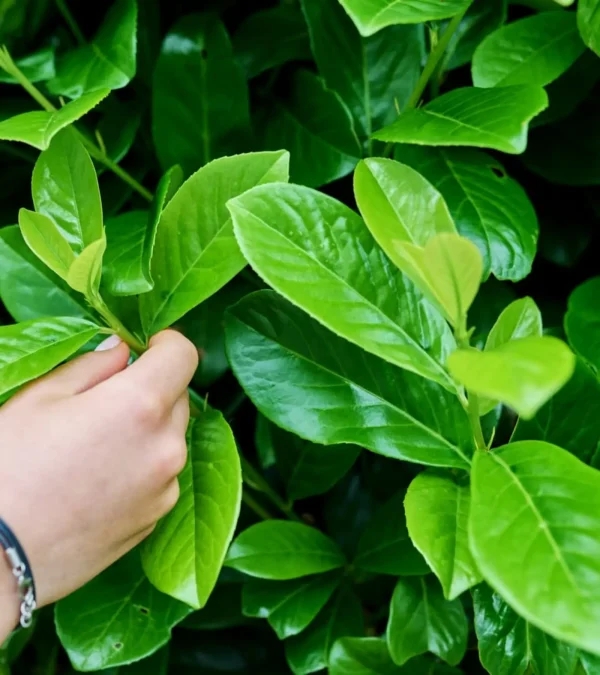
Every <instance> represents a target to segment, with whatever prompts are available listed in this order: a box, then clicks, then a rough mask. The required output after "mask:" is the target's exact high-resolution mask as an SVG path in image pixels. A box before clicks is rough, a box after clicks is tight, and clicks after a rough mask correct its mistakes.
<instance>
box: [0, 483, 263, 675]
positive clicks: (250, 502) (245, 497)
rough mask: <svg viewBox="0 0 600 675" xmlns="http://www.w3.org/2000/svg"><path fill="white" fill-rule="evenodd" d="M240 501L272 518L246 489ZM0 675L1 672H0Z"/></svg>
mask: <svg viewBox="0 0 600 675" xmlns="http://www.w3.org/2000/svg"><path fill="white" fill-rule="evenodd" d="M242 501H243V502H244V504H245V505H246V506H247V507H248V508H249V509H251V510H252V511H254V513H256V515H257V516H258V517H259V518H262V519H263V520H273V516H272V515H271V514H270V513H269V512H268V511H267V509H265V508H264V506H262V505H261V504H259V503H258V502H257V501H256V499H254V497H253V496H252V495H251V494H250V493H249V492H248V491H247V490H244V491H243V492H242ZM0 675H2V674H1V673H0Z"/></svg>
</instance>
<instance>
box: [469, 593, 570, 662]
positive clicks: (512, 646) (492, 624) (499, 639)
mask: <svg viewBox="0 0 600 675" xmlns="http://www.w3.org/2000/svg"><path fill="white" fill-rule="evenodd" d="M473 605H474V608H475V631H476V632H477V642H478V646H479V658H480V659H481V663H482V664H483V666H484V668H485V669H486V670H487V671H488V673H490V674H491V675H524V674H525V672H526V671H527V669H528V668H530V670H529V671H528V672H531V673H533V675H566V674H567V673H573V670H574V668H575V662H576V660H577V651H576V649H575V648H574V647H571V645H567V644H565V643H564V642H559V641H558V640H555V639H554V638H552V637H550V636H549V635H546V634H545V633H543V632H542V631H541V630H539V629H537V628H535V626H532V625H531V624H530V623H528V622H527V621H525V619H522V618H521V617H520V616H519V615H518V614H516V613H515V612H513V610H512V609H511V608H510V607H509V606H508V605H507V604H506V603H505V602H504V600H502V598H501V597H500V596H499V595H498V594H497V593H494V592H493V591H492V590H491V589H490V588H489V587H488V586H487V585H485V584H481V585H480V586H478V587H477V588H476V589H475V590H474V591H473Z"/></svg>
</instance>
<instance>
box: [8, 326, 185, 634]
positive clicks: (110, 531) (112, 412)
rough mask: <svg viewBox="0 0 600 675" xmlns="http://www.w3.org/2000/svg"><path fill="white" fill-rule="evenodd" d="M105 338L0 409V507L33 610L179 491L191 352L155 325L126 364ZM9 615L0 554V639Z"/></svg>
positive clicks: (123, 543)
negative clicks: (24, 561) (28, 577)
mask: <svg viewBox="0 0 600 675" xmlns="http://www.w3.org/2000/svg"><path fill="white" fill-rule="evenodd" d="M115 342H116V339H114V338H113V339H112V342H108V344H107V345H106V346H107V347H111V348H105V349H104V350H103V351H96V352H93V353H90V354H86V355H84V356H82V357H79V358H77V359H75V360H73V361H71V362H70V363H68V364H66V365H64V366H61V367H60V368H58V369H56V370H55V371H53V372H52V373H50V374H49V375H47V376H45V377H43V378H41V379H40V380H38V381H36V382H34V383H33V384H31V385H29V386H28V387H26V388H25V389H24V390H23V391H21V392H20V393H19V394H18V395H17V396H15V397H14V398H13V399H11V400H10V401H9V402H8V403H7V404H6V405H4V406H3V407H2V408H1V409H0V485H1V486H2V489H1V491H0V514H2V518H3V519H4V520H5V521H6V523H7V524H8V525H9V526H10V527H11V528H12V529H13V531H14V532H15V534H16V536H17V537H18V538H19V540H20V541H21V544H22V546H23V548H24V549H25V551H26V553H27V555H28V557H29V561H30V563H31V567H32V569H33V573H34V576H35V581H36V586H37V597H38V606H39V607H43V606H44V605H48V604H50V603H52V602H55V601H57V600H59V599H61V598H63V597H65V596H66V595H68V594H69V593H72V592H73V591H74V590H76V589H77V588H79V587H81V586H82V585H83V584H85V583H86V582H88V581H89V580H90V579H92V578H93V577H94V576H96V575H97V574H99V573H100V572H101V571H103V570H104V569H106V568H107V567H108V566H109V565H111V564H112V563H113V562H115V561H116V560H118V559H119V558H120V557H121V556H123V555H124V554H125V553H127V552H128V551H129V550H130V549H132V548H133V547H134V546H136V545H137V544H139V543H140V542H141V541H142V540H143V539H144V538H146V537H147V536H148V535H149V534H150V533H151V532H152V530H153V529H154V526H155V524H156V522H157V521H158V520H159V519H160V518H161V517H162V516H164V515H165V514H166V513H168V512H169V511H170V510H171V509H172V508H173V506H174V505H175V503H176V501H177V499H178V497H179V485H178V483H177V476H178V474H179V473H180V472H181V470H182V469H183V467H184V464H185V461H186V454H187V449H186V443H185V432H186V428H187V424H188V420H189V401H188V394H187V386H188V384H189V382H190V380H191V378H192V375H193V374H194V371H195V370H196V367H197V365H198V354H197V351H196V349H195V347H194V346H193V345H192V344H191V343H190V342H189V341H188V340H187V339H186V338H184V337H183V336H182V335H180V334H179V333H176V332H175V331H171V330H167V331H163V332H162V333H159V334H158V335H156V336H155V337H154V338H153V339H152V340H151V341H150V347H149V349H148V351H147V352H146V353H145V354H143V355H142V356H141V357H140V358H139V359H138V360H137V361H136V362H135V363H133V364H132V365H131V366H129V367H127V362H128V359H129V349H128V347H127V346H126V345H124V344H123V343H118V344H117V345H116V346H114V344H115ZM18 619H19V601H18V597H17V592H16V581H15V579H14V577H13V576H12V573H11V570H10V567H9V565H8V563H7V561H6V559H5V556H3V555H2V553H1V552H0V644H1V643H2V642H3V641H4V639H5V638H6V637H7V636H8V635H9V634H10V632H11V631H12V630H13V629H14V627H15V626H16V624H17V622H18Z"/></svg>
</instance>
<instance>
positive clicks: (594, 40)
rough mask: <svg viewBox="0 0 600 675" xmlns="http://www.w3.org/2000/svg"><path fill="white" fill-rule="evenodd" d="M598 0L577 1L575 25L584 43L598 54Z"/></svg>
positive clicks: (599, 53) (599, 7)
mask: <svg viewBox="0 0 600 675" xmlns="http://www.w3.org/2000/svg"><path fill="white" fill-rule="evenodd" d="M599 9H600V2H599V0H580V2H578V3H577V25H578V27H579V32H580V33H581V37H582V38H583V41H584V42H585V44H586V45H587V46H588V47H589V48H590V49H591V50H593V51H594V52H596V54H598V55H599V56H600V14H599V11H598V10H599Z"/></svg>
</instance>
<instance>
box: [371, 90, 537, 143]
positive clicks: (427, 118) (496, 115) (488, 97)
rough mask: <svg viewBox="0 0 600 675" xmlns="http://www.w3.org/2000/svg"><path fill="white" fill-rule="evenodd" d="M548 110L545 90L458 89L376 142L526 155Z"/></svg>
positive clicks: (406, 115)
mask: <svg viewBox="0 0 600 675" xmlns="http://www.w3.org/2000/svg"><path fill="white" fill-rule="evenodd" d="M547 106H548V96H547V95H546V92H545V91H544V90H543V89H542V88H541V87H535V86H527V85H520V86H514V87H499V88H497V89H478V88H476V87H464V88H462V89H454V90H453V91H450V92H448V93H447V94H443V95H442V96H440V97H439V98H436V99H434V100H433V101H431V102H430V103H428V104H427V105H425V106H423V107H422V108H418V109H411V110H407V111H405V112H403V113H402V114H401V115H400V116H399V117H398V119H397V120H396V121H395V122H394V123H393V124H391V125H390V126H389V127H386V128H385V129H381V130H380V131H377V132H376V133H374V134H373V138H375V139H377V140H380V141H386V142H388V143H410V144H416V145H435V146H452V145H469V146H473V147H477V148H491V149H493V150H500V151H501V152H507V153H510V154H516V155H518V154H520V153H522V152H524V151H525V148H526V147H527V129H528V125H529V122H530V121H531V120H532V119H533V118H534V117H535V116H536V115H537V114H539V113H540V112H542V110H545V109H546V107H547Z"/></svg>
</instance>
